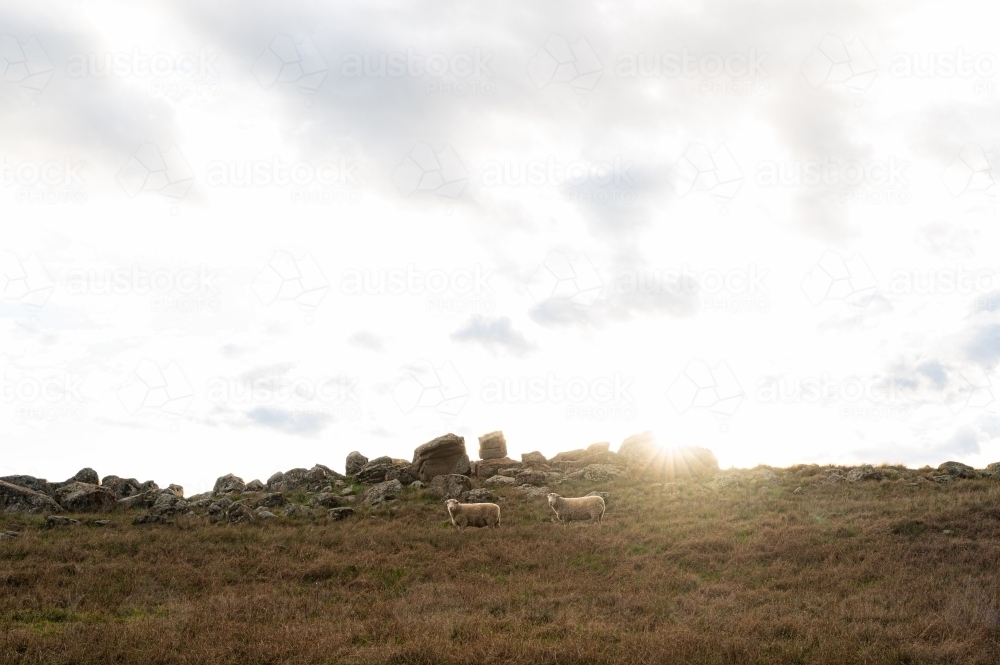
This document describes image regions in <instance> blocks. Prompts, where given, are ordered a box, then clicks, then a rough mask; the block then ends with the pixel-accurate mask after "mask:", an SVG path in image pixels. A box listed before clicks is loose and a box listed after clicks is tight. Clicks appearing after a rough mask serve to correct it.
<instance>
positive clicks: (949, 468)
mask: <svg viewBox="0 0 1000 665" xmlns="http://www.w3.org/2000/svg"><path fill="white" fill-rule="evenodd" d="M987 470H989V469H987ZM938 471H942V472H944V473H946V474H948V475H949V476H954V477H956V478H978V477H979V474H978V473H976V470H975V469H974V468H972V467H971V466H969V465H968V464H962V463H961V462H945V463H944V464H942V465H941V466H939V467H938Z"/></svg>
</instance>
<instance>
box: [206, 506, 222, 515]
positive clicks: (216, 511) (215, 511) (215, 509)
mask: <svg viewBox="0 0 1000 665" xmlns="http://www.w3.org/2000/svg"><path fill="white" fill-rule="evenodd" d="M223 512H224V511H223V510H222V506H220V505H219V504H217V503H211V504H209V506H208V508H206V509H205V513H206V514H208V515H210V516H212V517H218V516H219V515H221V514H222V513H223Z"/></svg>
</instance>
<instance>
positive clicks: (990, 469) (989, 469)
mask: <svg viewBox="0 0 1000 665" xmlns="http://www.w3.org/2000/svg"><path fill="white" fill-rule="evenodd" d="M986 473H988V474H989V475H993V474H994V473H1000V462H993V463H992V464H987V465H986ZM0 480H2V478H0Z"/></svg>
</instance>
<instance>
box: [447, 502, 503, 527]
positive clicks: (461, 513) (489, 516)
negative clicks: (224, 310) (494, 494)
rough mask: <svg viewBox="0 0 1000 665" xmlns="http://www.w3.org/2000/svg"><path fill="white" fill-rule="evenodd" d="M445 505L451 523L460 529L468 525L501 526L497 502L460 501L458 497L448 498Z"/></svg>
mask: <svg viewBox="0 0 1000 665" xmlns="http://www.w3.org/2000/svg"><path fill="white" fill-rule="evenodd" d="M444 505H445V506H446V507H447V508H448V517H450V518H451V523H452V524H454V525H455V528H456V529H458V530H459V531H464V530H465V527H467V526H491V527H493V528H496V529H499V528H500V506H498V505H497V504H495V503H459V502H458V499H448V500H447V501H445V502H444Z"/></svg>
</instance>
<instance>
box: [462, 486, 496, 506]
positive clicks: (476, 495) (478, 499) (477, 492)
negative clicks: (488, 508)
mask: <svg viewBox="0 0 1000 665" xmlns="http://www.w3.org/2000/svg"><path fill="white" fill-rule="evenodd" d="M495 500H496V494H494V493H493V492H491V491H490V490H489V489H487V488H485V487H480V488H478V489H474V490H471V491H470V492H469V496H467V497H466V501H467V502H468V503H492V502H493V501H495Z"/></svg>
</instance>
